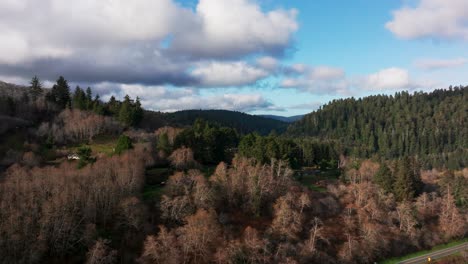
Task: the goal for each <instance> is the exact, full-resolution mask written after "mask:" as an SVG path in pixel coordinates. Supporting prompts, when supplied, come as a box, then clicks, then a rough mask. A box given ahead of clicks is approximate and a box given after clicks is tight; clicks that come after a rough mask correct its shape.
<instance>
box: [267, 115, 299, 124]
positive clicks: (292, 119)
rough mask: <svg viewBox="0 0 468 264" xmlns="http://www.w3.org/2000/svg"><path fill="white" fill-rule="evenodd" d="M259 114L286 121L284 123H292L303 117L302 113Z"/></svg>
mask: <svg viewBox="0 0 468 264" xmlns="http://www.w3.org/2000/svg"><path fill="white" fill-rule="evenodd" d="M259 116H261V117H265V118H270V119H274V120H279V121H283V122H286V123H292V122H295V121H297V120H300V119H301V118H303V117H304V115H295V116H278V115H259Z"/></svg>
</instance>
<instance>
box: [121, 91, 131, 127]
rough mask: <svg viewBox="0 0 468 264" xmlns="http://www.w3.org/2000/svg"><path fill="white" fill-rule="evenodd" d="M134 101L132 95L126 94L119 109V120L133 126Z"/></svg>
mask: <svg viewBox="0 0 468 264" xmlns="http://www.w3.org/2000/svg"><path fill="white" fill-rule="evenodd" d="M132 117H133V115H132V102H131V100H130V96H128V95H126V96H125V98H124V101H123V102H122V105H121V107H120V111H119V121H120V122H121V123H123V124H125V125H127V126H131V125H132V123H133V120H132Z"/></svg>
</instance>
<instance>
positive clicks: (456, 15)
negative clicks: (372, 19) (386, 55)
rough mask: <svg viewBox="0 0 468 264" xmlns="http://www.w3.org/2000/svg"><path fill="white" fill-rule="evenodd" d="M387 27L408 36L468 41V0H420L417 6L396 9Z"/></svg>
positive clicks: (400, 34)
mask: <svg viewBox="0 0 468 264" xmlns="http://www.w3.org/2000/svg"><path fill="white" fill-rule="evenodd" d="M385 26H386V28H387V29H389V30H390V31H391V32H393V33H394V34H395V35H396V36H398V37H400V38H405V39H415V38H434V39H463V40H465V41H466V40H468V1H466V0H419V3H418V5H417V6H416V7H408V6H405V7H402V8H401V9H398V10H396V11H394V12H393V20H392V21H389V22H388V23H387V24H386V25H385Z"/></svg>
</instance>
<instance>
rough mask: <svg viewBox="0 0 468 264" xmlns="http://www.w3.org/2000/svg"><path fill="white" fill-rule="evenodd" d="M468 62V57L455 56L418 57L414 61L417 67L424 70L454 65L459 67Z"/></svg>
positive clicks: (452, 66)
mask: <svg viewBox="0 0 468 264" xmlns="http://www.w3.org/2000/svg"><path fill="white" fill-rule="evenodd" d="M467 63H468V59H465V58H455V59H420V60H417V61H416V62H415V65H416V66H417V67H418V68H421V69H424V70H438V69H447V68H454V67H461V66H463V65H465V64H467Z"/></svg>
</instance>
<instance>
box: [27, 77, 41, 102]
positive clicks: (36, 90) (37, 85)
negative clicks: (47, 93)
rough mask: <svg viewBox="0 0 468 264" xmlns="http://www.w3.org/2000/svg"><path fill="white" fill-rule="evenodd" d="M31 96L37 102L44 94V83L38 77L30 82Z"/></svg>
mask: <svg viewBox="0 0 468 264" xmlns="http://www.w3.org/2000/svg"><path fill="white" fill-rule="evenodd" d="M30 84H31V86H30V88H31V96H32V99H33V101H36V100H37V99H38V98H39V96H41V94H42V83H41V81H40V80H39V78H38V77H37V76H34V77H33V78H32V79H31V82H30Z"/></svg>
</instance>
